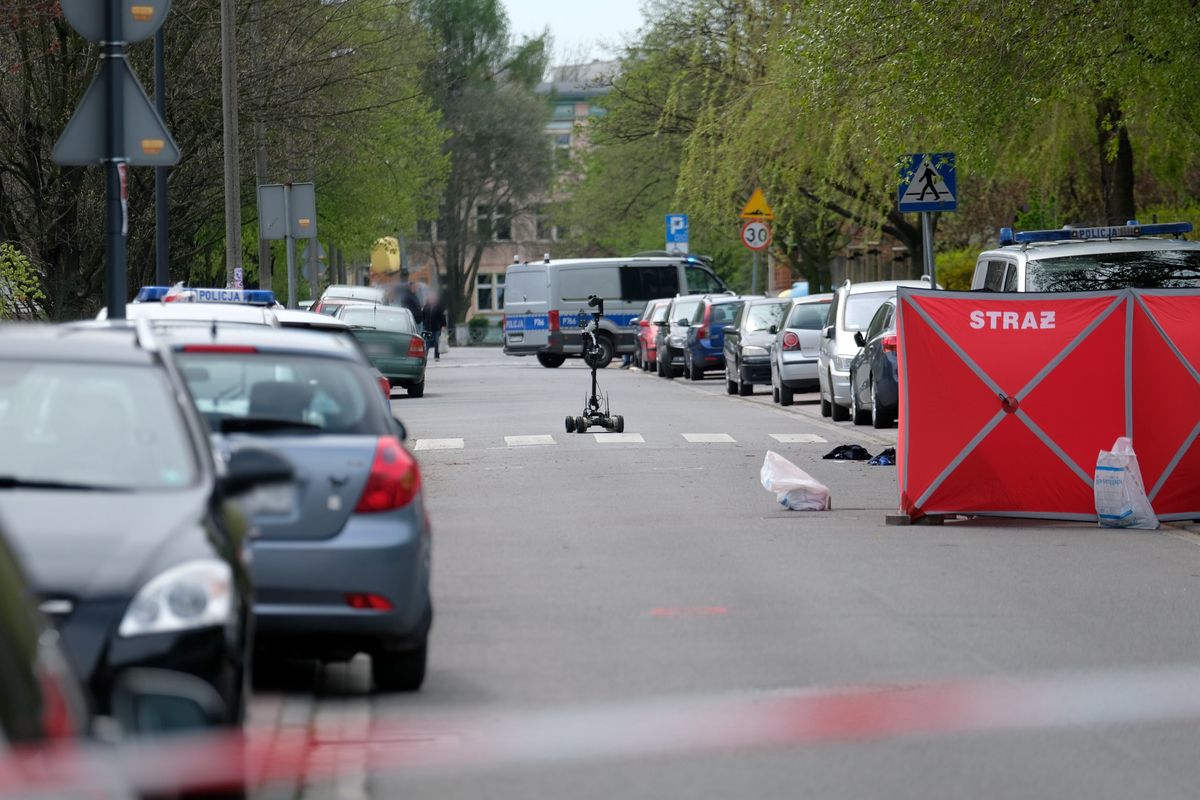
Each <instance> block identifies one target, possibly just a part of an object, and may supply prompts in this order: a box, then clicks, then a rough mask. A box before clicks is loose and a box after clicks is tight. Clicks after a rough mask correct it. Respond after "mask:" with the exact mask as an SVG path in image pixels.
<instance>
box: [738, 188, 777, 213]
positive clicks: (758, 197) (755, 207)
mask: <svg viewBox="0 0 1200 800" xmlns="http://www.w3.org/2000/svg"><path fill="white" fill-rule="evenodd" d="M738 216H739V217H741V218H742V219H767V220H773V219H775V212H774V211H772V210H771V207H770V206H769V205H767V198H766V197H764V196H763V190H762V189H760V188H756V189H755V190H754V194H752V195H750V200H749V202H747V203H746V205H745V207H744V208H742V213H741V214H738Z"/></svg>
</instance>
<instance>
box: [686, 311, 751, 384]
mask: <svg viewBox="0 0 1200 800" xmlns="http://www.w3.org/2000/svg"><path fill="white" fill-rule="evenodd" d="M743 302H744V301H743V300H742V298H740V297H737V296H734V295H728V294H717V295H705V297H704V299H703V300H702V301H701V302H700V306H699V307H698V308H697V309H696V313H695V315H694V316H693V317H692V324H691V326H690V327H689V328H688V330H687V346H686V347H685V348H684V351H683V373H684V374H685V375H687V376H688V378H690V379H691V380H694V381H698V380H703V379H704V373H705V372H707V371H708V370H716V369H725V332H724V330H723V329H724V327H725V326H726V325H731V324H733V320H734V318H735V317H736V316H737V313H738V310H739V309H741V307H742V303H743Z"/></svg>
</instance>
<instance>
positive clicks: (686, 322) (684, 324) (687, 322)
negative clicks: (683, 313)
mask: <svg viewBox="0 0 1200 800" xmlns="http://www.w3.org/2000/svg"><path fill="white" fill-rule="evenodd" d="M675 324H676V325H678V326H679V327H681V328H690V327H692V321H691V320H690V319H679V320H676V321H675Z"/></svg>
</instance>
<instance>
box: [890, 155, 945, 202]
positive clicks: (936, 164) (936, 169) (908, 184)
mask: <svg viewBox="0 0 1200 800" xmlns="http://www.w3.org/2000/svg"><path fill="white" fill-rule="evenodd" d="M907 158H908V165H907V167H906V168H905V169H904V170H903V171H902V172H901V175H900V190H899V194H898V202H899V206H900V211H902V212H906V213H907V212H910V211H953V210H954V209H955V208H957V207H958V176H957V175H956V173H955V171H954V153H913V154H912V155H910V156H907Z"/></svg>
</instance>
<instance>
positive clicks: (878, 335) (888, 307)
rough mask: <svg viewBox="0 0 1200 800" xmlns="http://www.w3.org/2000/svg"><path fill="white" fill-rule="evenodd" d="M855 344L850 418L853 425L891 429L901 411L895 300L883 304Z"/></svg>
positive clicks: (855, 335)
mask: <svg viewBox="0 0 1200 800" xmlns="http://www.w3.org/2000/svg"><path fill="white" fill-rule="evenodd" d="M854 340H855V342H857V343H858V345H859V346H860V348H861V349H860V350H859V351H858V354H857V355H856V356H854V360H853V361H851V362H850V418H851V419H852V420H853V421H854V424H855V425H866V424H867V423H868V422H873V423H874V425H875V427H876V428H887V427H890V426H891V425H892V424H893V423H895V421H896V414H897V413H898V412H899V408H900V381H899V379H898V377H897V374H896V298H895V297H890V298H888V299H887V300H884V301H883V305H881V306H880V307H879V310H878V311H876V312H875V316H874V317H872V318H871V324H869V325H868V326H867V330H866V331H865V332H864V331H858V332H856V333H855V334H854Z"/></svg>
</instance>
